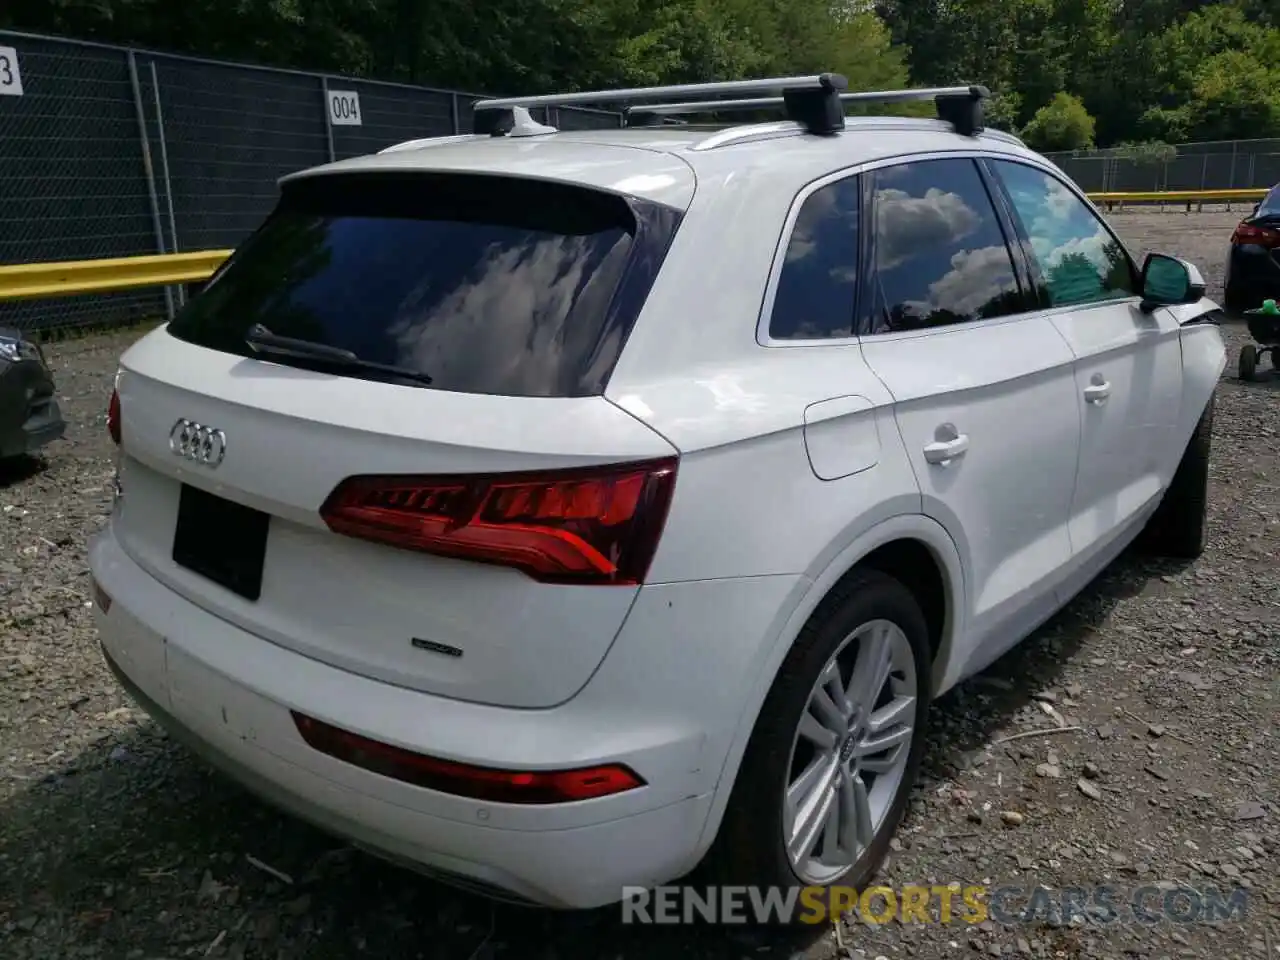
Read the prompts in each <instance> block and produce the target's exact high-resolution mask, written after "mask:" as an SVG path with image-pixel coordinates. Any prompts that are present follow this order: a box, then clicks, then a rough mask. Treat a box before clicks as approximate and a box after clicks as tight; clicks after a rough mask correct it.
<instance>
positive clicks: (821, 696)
mask: <svg viewBox="0 0 1280 960" xmlns="http://www.w3.org/2000/svg"><path fill="white" fill-rule="evenodd" d="M809 705H810V706H812V707H813V712H814V713H815V714H816V715H817V718H818V720H819V721H820V722H821V723H822V725H823V726H824V727H826V728H827V729H828V730H831V731H832V732H834V733H836V734H838V735H840V736H843V735H844V734H845V733H846V732H847V731H848V729H849V721H848V720H847V719H846V718H845V716H844V714H843V713H841V712H840V708H839V707H837V706H836V703H835V701H834V700H832V699H831V694H829V693H827V691H826V688H825V687H819V688H818V689H817V690H815V691H813V696H812V697H810V698H809Z"/></svg>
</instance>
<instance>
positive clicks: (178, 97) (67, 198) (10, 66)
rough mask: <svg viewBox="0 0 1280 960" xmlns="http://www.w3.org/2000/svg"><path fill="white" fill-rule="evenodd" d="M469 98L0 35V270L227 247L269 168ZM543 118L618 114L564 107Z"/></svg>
mask: <svg viewBox="0 0 1280 960" xmlns="http://www.w3.org/2000/svg"><path fill="white" fill-rule="evenodd" d="M480 97H481V95H480V94H475V93H465V92H460V91H451V90H435V89H431V88H426V87H416V86H409V85H405V84H394V83H381V82H376V81H370V80H355V79H351V78H348V77H337V76H333V75H322V74H315V73H306V72H301V71H290V70H278V69H271V68H264V67H255V66H249V65H245V64H237V63H225V62H219V61H214V60H202V59H197V58H191V57H181V56H176V55H171V54H161V53H154V52H150V51H142V50H130V49H126V48H122V47H113V46H105V45H102V44H95V43H87V42H80V41H72V40H63V39H57V38H52V37H41V36H33V35H30V34H21V33H12V32H7V31H0V264H10V263H39V262H42V261H52V260H90V259H97V258H102V257H124V256H134V255H140V254H153V253H174V252H178V251H194V250H212V249H230V248H233V247H235V246H237V245H238V244H239V243H240V242H241V241H242V240H243V239H244V238H245V237H246V236H248V234H249V233H250V232H252V231H253V230H254V229H255V228H256V227H257V226H258V224H259V223H261V222H262V219H263V218H264V217H265V216H266V215H267V214H268V213H269V212H270V211H271V208H272V206H273V205H274V204H275V200H276V195H277V192H276V191H277V187H276V181H277V180H278V179H279V178H280V177H282V176H284V175H285V174H287V173H292V172H293V171H295V170H301V169H304V168H306V167H310V166H315V165H317V164H321V163H325V162H327V161H330V160H341V159H344V158H346V157H354V156H360V155H362V154H367V153H374V152H376V151H378V150H381V149H383V148H384V147H387V146H390V145H391V144H394V143H401V142H403V141H405V140H413V139H417V138H421V137H435V136H447V135H449V134H454V133H467V132H470V129H471V103H472V102H473V101H474V100H477V99H479V98H480ZM357 118H358V122H356V119H357ZM540 119H543V120H547V119H548V118H546V117H545V115H544V116H542V117H540ZM549 119H550V122H553V123H556V124H557V125H558V126H560V127H562V128H564V129H594V128H607V127H616V126H618V125H619V123H620V117H619V115H618V114H616V113H609V112H604V111H596V110H585V109H571V108H560V109H557V110H554V111H552V116H551V117H550V118H549ZM182 298H183V292H182V290H181V289H179V288H173V289H166V290H141V291H136V292H129V293H114V294H101V295H97V294H95V295H86V296H78V297H67V298H63V299H55V300H32V301H16V302H12V303H0V326H16V327H18V328H19V329H25V330H36V329H39V330H53V329H59V328H68V327H79V326H88V325H98V324H111V323H127V322H130V321H133V320H142V319H145V318H157V319H159V318H163V317H166V316H172V313H173V310H174V309H175V308H176V307H177V306H179V305H180V303H181V301H182Z"/></svg>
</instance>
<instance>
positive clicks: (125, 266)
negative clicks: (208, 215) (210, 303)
mask: <svg viewBox="0 0 1280 960" xmlns="http://www.w3.org/2000/svg"><path fill="white" fill-rule="evenodd" d="M229 256H231V251H230V250H202V251H200V252H198V253H170V254H156V255H153V256H146V257H114V258H112V259H109V260H72V261H67V262H64V263H19V264H13V265H11V266H0V300H26V299H32V298H37V297H66V296H72V295H74V294H80V293H105V292H108V291H113V290H132V289H134V288H136V287H163V286H168V285H169V284H179V283H199V282H200V281H201V280H208V279H209V277H210V275H211V274H212V273H213V271H215V270H217V269H218V267H219V266H220V265H221V264H222V261H224V260H226V259H227V257H229Z"/></svg>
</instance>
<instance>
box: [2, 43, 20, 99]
mask: <svg viewBox="0 0 1280 960" xmlns="http://www.w3.org/2000/svg"><path fill="white" fill-rule="evenodd" d="M20 96H22V74H21V73H19V72H18V51H17V50H15V49H13V47H0V97H20Z"/></svg>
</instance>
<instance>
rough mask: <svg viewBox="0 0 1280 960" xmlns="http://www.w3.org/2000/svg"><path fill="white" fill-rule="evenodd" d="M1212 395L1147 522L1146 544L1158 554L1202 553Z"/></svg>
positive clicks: (1180, 556)
mask: <svg viewBox="0 0 1280 960" xmlns="http://www.w3.org/2000/svg"><path fill="white" fill-rule="evenodd" d="M1213 406H1214V398H1213V396H1212V395H1210V397H1209V402H1208V404H1206V406H1205V408H1204V413H1202V414H1201V415H1200V421H1199V422H1198V423H1197V424H1196V428H1195V430H1194V431H1192V433H1191V440H1190V442H1189V443H1188V444H1187V449H1186V450H1185V451H1184V452H1183V454H1182V460H1181V461H1180V462H1179V463H1178V469H1177V471H1175V473H1174V475H1173V481H1172V482H1171V483H1170V484H1169V489H1168V490H1166V491H1165V493H1164V498H1163V499H1162V500H1161V501H1160V506H1159V507H1157V508H1156V512H1155V514H1154V515H1153V516H1152V517H1151V520H1150V521H1149V522H1148V524H1147V530H1146V534H1147V536H1146V546H1147V548H1148V549H1149V550H1150V551H1151V552H1153V553H1156V554H1159V555H1160V556H1165V557H1171V558H1175V559H1179V560H1194V559H1196V558H1197V557H1199V556H1200V554H1202V553H1204V547H1205V537H1206V532H1207V529H1208V520H1209V515H1208V504H1209V448H1210V445H1211V442H1212V439H1213Z"/></svg>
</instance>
